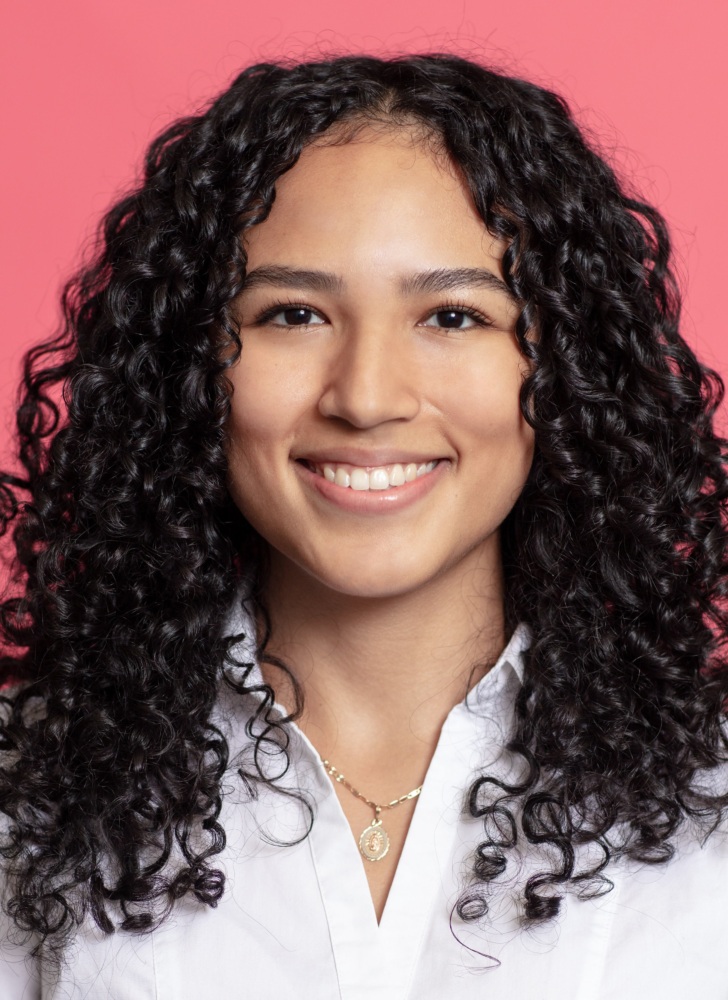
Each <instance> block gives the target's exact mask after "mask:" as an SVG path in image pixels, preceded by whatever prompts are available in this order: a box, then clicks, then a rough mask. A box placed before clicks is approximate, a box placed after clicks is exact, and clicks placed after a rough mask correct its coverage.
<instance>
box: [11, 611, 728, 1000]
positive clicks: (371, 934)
mask: <svg viewBox="0 0 728 1000" xmlns="http://www.w3.org/2000/svg"><path fill="white" fill-rule="evenodd" d="M230 625H231V626H232V629H231V634H232V632H233V631H234V632H237V631H243V630H244V629H245V626H246V619H245V618H244V616H242V615H240V613H237V612H236V613H235V615H234V616H233V617H232V618H231V621H230ZM527 641H528V633H527V630H526V629H525V628H524V627H523V626H520V627H519V628H518V629H516V631H515V633H514V634H513V636H512V638H511V640H510V642H509V643H508V645H507V647H506V648H505V650H504V651H503V653H502V654H501V656H500V658H499V660H498V662H497V664H496V665H495V667H494V668H493V669H492V670H491V671H490V672H489V673H488V674H487V675H486V676H485V677H484V678H483V679H482V681H480V683H479V684H478V685H477V687H476V688H475V689H474V690H473V691H472V692H471V693H470V695H469V697H468V699H466V702H463V703H461V704H459V705H456V706H455V708H453V710H452V711H451V712H450V714H449V716H448V718H447V720H446V722H445V724H444V726H443V729H442V733H441V735H440V739H439V742H438V745H437V748H436V751H435V754H434V756H433V759H432V762H431V764H430V767H429V770H428V772H427V776H426V778H425V781H424V785H423V788H422V793H421V795H420V797H419V799H418V800H417V804H416V807H415V810H414V815H413V819H412V823H411V826H410V828H409V831H408V834H407V838H406V841H405V844H404V849H403V851H402V855H401V858H400V861H399V864H398V867H397V871H396V875H395V878H394V882H393V884H392V888H391V891H390V893H389V897H388V899H387V902H386V906H385V909H384V913H383V915H382V919H381V922H380V923H379V924H377V920H376V916H375V912H374V908H373V904H372V900H371V896H370V893H369V888H368V884H367V881H366V876H365V871H364V867H363V865H364V864H367V863H368V862H364V861H363V859H362V857H361V855H360V854H359V851H358V848H357V844H356V841H355V839H354V837H353V835H352V832H351V829H350V827H349V825H348V823H347V820H346V818H345V816H344V813H343V811H342V809H341V805H340V803H339V800H338V798H337V796H336V794H335V792H334V789H333V786H332V784H331V781H330V779H329V777H328V776H327V774H326V772H325V771H324V769H323V766H322V764H321V761H320V759H319V756H318V754H317V753H316V751H315V749H314V748H313V747H312V746H311V744H310V742H309V741H308V739H307V738H306V737H305V735H304V734H303V733H302V732H301V731H300V730H298V729H297V728H296V727H295V726H293V725H292V726H291V732H292V739H291V744H290V747H289V754H290V757H291V770H290V771H289V773H288V774H287V775H286V779H285V782H284V784H287V786H288V787H297V788H300V789H302V790H304V791H305V792H306V793H307V795H308V796H309V799H310V802H311V804H312V806H313V809H314V813H315V819H314V822H313V826H312V828H311V831H310V833H309V834H308V836H306V837H304V838H303V839H301V840H300V841H299V842H298V843H292V842H293V841H295V840H297V839H298V838H299V837H300V835H301V833H302V832H303V831H305V827H306V814H305V810H304V807H303V806H302V805H301V803H300V801H298V800H297V799H296V798H291V797H287V796H285V795H281V794H280V792H276V791H273V790H270V789H268V788H265V787H263V788H262V789H261V790H260V792H259V794H258V795H257V798H251V797H250V795H249V794H248V793H247V792H246V790H245V789H244V787H243V783H242V781H241V779H240V778H239V776H238V775H237V771H236V761H235V759H234V756H233V757H232V758H231V759H232V763H231V767H230V771H229V775H228V778H227V781H226V783H225V796H224V804H223V810H222V814H221V817H220V818H221V822H222V824H223V826H224V828H225V831H226V834H227V844H226V847H225V850H224V852H223V854H222V855H220V856H219V857H218V858H217V859H216V865H217V866H219V867H221V868H222V869H223V871H224V872H225V874H226V888H225V893H224V896H223V898H222V900H221V901H220V902H219V904H218V906H217V907H216V908H215V909H211V908H208V907H203V906H200V905H199V904H196V903H195V902H193V901H190V900H187V899H185V900H183V901H182V902H181V903H180V904H178V906H177V908H176V909H175V910H174V911H173V914H172V916H171V917H170V918H169V919H168V920H167V921H166V922H165V923H163V924H162V926H161V927H160V928H159V929H157V930H156V931H154V932H153V933H151V934H149V935H146V936H136V935H130V934H125V933H121V932H117V933H115V934H114V935H112V936H109V937H105V936H104V935H102V934H101V933H100V932H99V931H98V930H97V929H96V928H95V927H92V926H85V927H83V928H82V930H81V932H80V933H79V934H78V935H77V937H76V939H75V941H74V943H73V945H72V947H71V948H70V950H69V952H68V954H67V955H66V959H65V964H64V969H63V972H62V975H61V978H60V980H59V979H58V978H57V977H53V976H51V975H50V972H49V971H48V969H47V968H46V967H45V966H44V964H43V962H42V961H40V962H37V961H31V960H30V959H28V958H27V955H26V951H25V950H24V949H23V948H20V947H13V946H12V945H11V944H10V943H9V942H8V924H7V922H6V923H5V924H4V925H3V927H2V937H3V946H2V951H0V1000H21V998H22V1000H37V998H40V997H42V998H44V1000H50V998H53V1000H62V998H63V1000H81V998H84V1000H90V998H99V1000H100V998H113V1000H152V998H153V1000H208V998H210V1000H253V998H255V1000H267V998H271V1000H273V998H276V1000H289V998H291V1000H293V998H295V1000H476V998H483V1000H486V998H487V1000H516V998H518V1000H557V998H558V1000H653V998H654V1000H657V998H659V1000H685V998H686V997H688V996H690V995H695V996H699V997H701V1000H718V998H728V943H726V942H728V842H727V841H726V837H725V834H724V833H723V832H722V831H718V832H717V833H715V834H714V835H713V836H712V837H711V838H710V839H709V840H708V842H707V844H706V845H705V846H704V847H702V848H701V847H700V846H699V845H698V844H697V843H692V842H690V840H689V839H688V838H687V837H685V838H684V839H683V842H681V843H680V844H679V846H678V852H677V856H676V857H675V858H674V859H673V860H672V861H671V862H670V863H669V864H668V865H666V866H659V867H649V868H648V867H638V866H634V865H626V864H613V865H612V866H611V868H610V871H609V872H608V874H609V875H610V877H611V879H612V881H613V883H614V888H613V890H612V891H611V892H610V893H608V894H607V895H605V896H603V897H601V898H599V899H595V900H580V899H578V898H576V897H575V896H567V897H566V899H565V902H564V904H563V909H562V913H561V915H560V916H559V917H558V918H557V919H556V920H555V921H552V922H550V923H547V924H546V925H544V926H541V927H539V928H536V929H527V930H523V929H521V927H520V924H519V921H518V912H519V911H518V898H519V892H518V890H519V886H520V887H522V884H523V879H524V878H525V877H527V874H528V873H530V872H531V871H532V870H534V869H535V868H537V867H538V859H537V858H535V857H529V856H525V857H524V858H523V859H522V860H521V862H520V863H519V864H517V863H514V865H513V866H512V868H513V871H512V873H511V874H510V875H509V874H507V876H506V877H505V878H503V879H501V880H499V883H497V885H498V886H499V887H498V888H494V889H493V890H492V900H491V907H490V912H489V914H488V916H487V917H486V918H484V919H483V920H481V921H480V922H479V923H476V924H473V923H466V922H463V921H462V920H460V919H459V918H458V917H457V915H456V914H455V911H454V907H455V904H456V902H457V900H458V898H459V896H460V895H461V893H462V891H463V888H464V886H465V885H466V884H467V879H468V870H469V866H470V860H469V859H470V858H471V856H472V852H473V850H474V849H475V847H476V846H477V845H478V843H479V842H480V841H481V840H482V839H483V829H482V821H480V820H477V819H473V818H472V817H470V816H468V815H467V814H466V813H465V811H464V809H463V804H464V794H465V791H466V790H467V789H468V787H469V785H470V783H471V782H472V779H473V777H474V776H475V775H476V774H477V773H479V772H483V771H484V770H485V769H487V771H488V773H489V774H496V775H498V774H499V775H500V776H507V775H508V774H509V770H508V769H509V767H510V766H512V764H509V762H508V760H507V759H506V758H505V756H504V753H503V747H504V742H505V740H506V737H507V733H508V730H509V727H510V720H511V717H512V711H513V703H514V699H515V696H516V694H517V692H518V689H519V686H520V684H521V682H522V670H523V666H522V652H523V649H524V647H525V645H526V643H527ZM241 653H242V654H244V655H243V658H245V657H246V656H247V657H251V655H252V654H251V649H250V648H249V647H245V646H244V645H243V644H241V649H239V650H237V651H236V654H237V655H238V656H240V655H241ZM224 690H225V692H226V693H223V694H222V695H221V699H220V712H219V718H220V724H221V725H222V726H224V727H225V728H226V730H227V732H226V735H227V736H228V739H229V742H230V745H231V749H232V750H233V751H234V752H238V751H241V752H242V753H243V754H244V753H245V747H246V744H247V745H248V746H249V742H250V741H249V737H246V735H245V723H246V721H247V720H248V718H249V717H250V715H251V713H252V712H254V710H255V707H256V703H255V700H254V697H253V696H246V697H240V696H237V695H235V694H233V693H232V692H229V691H227V689H224Z"/></svg>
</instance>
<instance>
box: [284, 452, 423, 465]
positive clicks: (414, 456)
mask: <svg viewBox="0 0 728 1000" xmlns="http://www.w3.org/2000/svg"><path fill="white" fill-rule="evenodd" d="M440 457H441V456H440V455H438V454H437V452H432V451H429V452H421V451H414V450H411V451H410V450H406V449H404V448H375V449H373V450H365V449H363V448H316V449H312V450H311V451H306V452H301V453H300V454H299V455H295V456H294V458H295V459H296V461H298V460H301V459H305V461H307V462H312V463H314V464H315V465H323V464H324V463H326V462H333V463H337V464H341V465H357V466H359V467H360V468H362V469H364V468H367V467H369V466H370V467H372V468H379V467H380V466H383V465H396V464H398V463H399V464H409V463H410V462H415V463H416V464H417V465H421V464H422V463H423V462H434V461H435V460H436V459H439V458H440Z"/></svg>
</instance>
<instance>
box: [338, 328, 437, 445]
mask: <svg viewBox="0 0 728 1000" xmlns="http://www.w3.org/2000/svg"><path fill="white" fill-rule="evenodd" d="M419 381H420V379H419V372H418V365H417V363H416V361H415V358H414V357H413V355H412V351H411V350H410V349H409V346H408V344H407V337H406V334H405V333H404V331H402V332H399V331H397V330H394V329H392V328H391V327H388V326H386V325H383V324H376V325H373V324H367V325H364V324H361V325H359V326H358V327H356V328H353V329H350V330H349V331H347V334H346V335H344V336H342V338H341V341H340V345H339V348H338V351H337V352H336V354H335V355H334V356H333V357H332V360H331V366H330V370H329V377H328V379H327V380H326V382H325V389H324V391H323V393H322V394H321V397H320V400H319V412H320V413H321V414H322V415H323V416H325V417H330V418H332V417H338V418H339V419H341V420H345V421H346V422H347V423H349V424H351V425H352V426H354V427H358V428H361V429H365V428H369V427H375V426H377V425H378V424H382V423H386V422H388V421H391V420H412V418H413V417H414V416H415V415H416V414H417V413H418V412H419V409H420V392H421V386H420V385H419Z"/></svg>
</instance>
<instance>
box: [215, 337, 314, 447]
mask: <svg viewBox="0 0 728 1000" xmlns="http://www.w3.org/2000/svg"><path fill="white" fill-rule="evenodd" d="M229 377H230V381H231V383H232V386H233V395H232V400H231V410H230V416H229V420H228V440H229V449H230V456H231V459H232V458H236V459H237V460H241V459H243V460H255V458H256V456H257V457H258V458H262V457H265V456H264V455H263V454H261V453H266V454H267V456H268V459H269V460H272V459H273V458H274V457H275V455H276V454H277V452H276V451H273V450H272V445H273V444H274V443H275V444H277V445H279V446H280V444H281V443H285V442H286V440H287V439H289V438H290V437H291V435H292V434H293V432H294V430H295V427H296V425H297V422H298V420H299V419H300V416H301V414H302V413H304V412H305V411H306V408H307V406H309V404H310V400H309V396H310V392H311V386H312V385H313V380H312V378H311V377H310V374H309V373H306V372H305V371H304V370H303V368H302V366H301V365H295V364H284V363H282V362H281V360H280V358H279V357H276V356H275V355H271V354H270V352H268V351H266V350H265V349H263V348H261V347H260V346H259V345H257V344H250V345H246V344H243V354H242V356H241V358H240V361H239V362H238V364H237V366H236V367H235V369H234V370H233V371H232V372H231V373H230V376H229Z"/></svg>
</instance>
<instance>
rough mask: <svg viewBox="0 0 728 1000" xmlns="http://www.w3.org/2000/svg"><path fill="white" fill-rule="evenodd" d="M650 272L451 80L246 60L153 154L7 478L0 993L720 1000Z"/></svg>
mask: <svg viewBox="0 0 728 1000" xmlns="http://www.w3.org/2000/svg"><path fill="white" fill-rule="evenodd" d="M669 256H670V248H669V241H668V236H667V233H666V230H665V225H664V223H663V221H662V219H661V217H660V215H659V214H658V213H657V212H656V211H655V210H654V209H653V208H651V207H650V206H648V205H646V204H644V203H642V202H640V201H638V200H636V199H634V198H632V197H630V196H629V195H628V194H626V193H625V192H624V190H623V189H622V188H621V187H620V185H619V183H618V182H617V180H616V179H615V176H614V174H613V172H612V171H611V169H610V168H609V166H608V165H607V164H605V163H604V161H603V160H602V159H601V158H600V157H599V156H598V155H597V154H596V153H595V152H594V151H592V150H591V149H590V148H589V147H588V146H587V145H586V143H585V141H584V139H583V137H582V136H581V134H580V133H579V131H578V129H577V127H576V125H575V124H574V122H573V121H572V120H571V118H570V116H569V113H568V110H567V108H566V107H565V105H564V103H563V102H562V101H561V100H560V99H559V98H558V97H556V96H554V95H553V94H551V93H549V92H547V91H545V90H542V89H540V88H538V87H536V86H533V85H531V84H529V83H525V82H523V81H520V80H516V79H510V78H508V77H505V76H502V75H499V74H497V73H494V72H491V71H488V70H486V69H484V68H481V67H479V66H476V65H474V64H472V63H470V62H467V61H465V60H462V59H459V58H456V57H454V56H416V57H407V58H401V59H394V60H377V59H373V58H365V57H346V58H341V59H333V60H330V61H328V62H321V63H309V64H303V65H291V66H283V65H259V66H254V67H252V68H250V69H248V70H246V71H245V72H244V73H242V74H241V75H240V76H239V77H238V79H237V80H236V81H235V82H234V83H233V84H232V86H231V87H230V88H229V90H228V91H227V92H226V93H224V94H223V95H222V96H221V97H220V98H219V99H218V100H217V101H216V102H215V103H214V104H213V105H212V106H211V107H210V108H209V110H207V111H206V112H205V113H204V114H201V115H199V116H197V117H192V118H188V119H185V120H183V121H180V122H178V123H177V124H175V125H173V126H172V127H171V128H170V129H168V130H167V131H166V132H165V133H164V134H163V135H162V136H161V137H160V138H159V139H158V140H157V141H156V142H155V143H153V145H152V147H151V149H150V151H149V153H148V156H147V160H146V175H145V178H144V181H143V183H142V185H141V186H140V187H139V189H138V190H137V191H135V192H134V193H133V194H131V195H130V196H129V197H127V198H125V199H124V200H123V201H121V202H120V203H119V204H118V205H117V206H115V207H114V208H113V209H112V210H111V211H110V212H109V214H108V216H107V218H106V221H105V226H104V238H103V244H102V246H101V249H100V251H99V253H98V256H97V258H96V260H95V261H94V262H93V263H92V265H91V266H90V267H89V268H88V269H86V270H85V271H84V272H83V273H82V274H81V275H80V276H79V277H78V278H77V279H76V280H75V281H74V282H72V283H71V284H70V285H69V287H68V289H67V290H66V294H65V296H64V314H65V317H66V324H65V328H64V330H63V332H62V333H61V335H60V336H59V337H57V338H56V339H55V340H54V341H50V342H49V343H48V344H46V345H43V346H41V347H39V348H35V349H32V350H31V351H29V353H28V356H27V364H26V373H25V380H24V391H23V397H22V400H21V403H20V406H19V410H18V426H19V430H20V449H21V457H22V460H23V463H24V466H25V468H26V470H27V479H26V480H25V481H22V482H21V481H19V480H17V479H13V478H12V477H10V476H6V477H5V479H4V482H5V518H6V523H9V522H13V521H14V524H15V527H14V540H15V545H16V548H17V568H18V577H17V579H18V580H19V581H20V582H21V584H22V587H23V588H24V589H23V590H22V592H21V594H20V596H19V597H12V598H8V599H6V601H5V603H4V605H3V622H4V630H5V635H6V641H7V642H8V643H9V644H10V645H11V646H14V647H15V653H14V654H8V655H7V656H6V657H5V660H4V669H5V676H6V679H7V681H8V682H12V686H11V687H9V688H8V690H7V692H6V697H5V698H4V699H3V701H4V722H3V728H2V738H3V744H2V746H3V761H2V777H1V780H0V809H1V810H2V813H3V814H4V817H5V826H4V831H5V833H4V842H3V847H2V856H3V858H4V859H5V860H4V878H5V882H4V887H5V889H4V898H5V909H6V914H7V916H6V929H5V931H4V935H3V936H4V938H5V945H4V952H3V955H4V965H3V966H2V973H1V974H0V975H1V976H2V978H1V979H0V983H2V995H3V997H16V996H17V997H21V996H22V997H32V996H44V997H46V996H54V997H55V996H58V997H60V996H64V997H66V996H73V997H81V996H84V997H88V996H99V997H102V996H113V997H127V996H128V997H135V998H137V997H147V996H149V997H159V998H163V997H169V998H180V997H207V996H209V997H219V996H225V997H227V996H230V997H233V996H240V997H248V996H251V997H252V996H256V997H259V996H266V997H267V996H271V997H273V996H277V997H279V996H280V997H285V996H293V995H296V996H299V997H300V996H304V997H315V998H316V1000H321V998H327V997H344V998H347V1000H349V998H360V997H362V998H363V997H369V996H374V995H377V996H379V997H387V998H389V997H392V998H395V997H397V998H399V997H401V998H404V997H416V998H418V1000H419V998H442V997H447V998H448V1000H456V998H461V997H462V998H465V997H479V996H486V995H487V996H489V997H492V998H498V1000H500V998H505V997H512V996H517V995H518V996H527V997H539V998H552V997H557V996H558V997H584V998H594V997H612V996H619V997H620V998H629V997H644V996H660V997H678V996H679V997H681V998H682V997H683V996H684V993H685V988H686V986H688V985H689V986H690V987H691V988H692V989H696V988H697V989H700V988H701V987H702V988H703V990H704V994H703V995H707V996H718V995H723V994H721V990H725V986H724V983H725V981H726V980H725V975H726V973H727V972H728V958H726V957H725V949H722V948H721V940H722V934H723V931H722V920H723V919H724V918H725V917H726V916H728V905H727V904H726V903H725V902H724V901H723V900H724V893H722V891H720V890H719V889H718V888H717V887H719V886H720V884H721V880H722V879H723V878H725V876H726V875H727V874H728V857H727V855H726V848H725V845H724V836H723V834H724V827H723V825H722V823H723V816H724V810H725V806H726V801H727V797H726V780H725V769H724V764H725V759H726V739H725V733H724V729H723V704H724V702H725V699H726V696H727V695H728V679H727V674H726V664H725V660H724V657H723V655H722V652H721V646H722V644H723V643H724V641H725V638H726V634H727V632H728V618H727V617H726V613H725V610H724V607H723V605H721V599H722V598H723V597H724V596H725V580H726V524H725V505H726V498H727V497H728V488H727V481H726V472H725V460H724V455H723V454H722V448H723V447H724V442H723V441H722V440H721V439H720V438H718V437H717V436H716V435H715V433H714V431H713V429H712V417H713V414H714V411H715V409H716V406H717V405H718V403H719V401H720V398H721V394H722V385H721V383H720V379H719V378H718V377H717V376H716V375H715V374H714V373H713V372H711V371H709V370H707V369H705V368H704V367H702V366H701V365H700V364H699V363H698V361H697V360H696V358H695V357H694V355H693V354H692V353H691V351H690V349H689V348H688V347H687V345H686V344H685V342H684V341H683V340H682V338H681V336H680V333H679V328H678V313H679V296H678V292H677V289H676V286H675V283H674V281H673V278H672V275H671V272H670V269H669ZM56 386H58V387H61V386H62V387H63V392H64V398H65V401H66V403H67V407H68V415H67V419H64V420H63V421H62V422H61V423H60V424H59V423H58V422H57V409H56V406H55V405H54V403H53V401H52V390H53V388H54V387H56ZM28 496H29V499H28ZM481 973H485V974H486V975H485V976H483V975H481Z"/></svg>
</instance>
